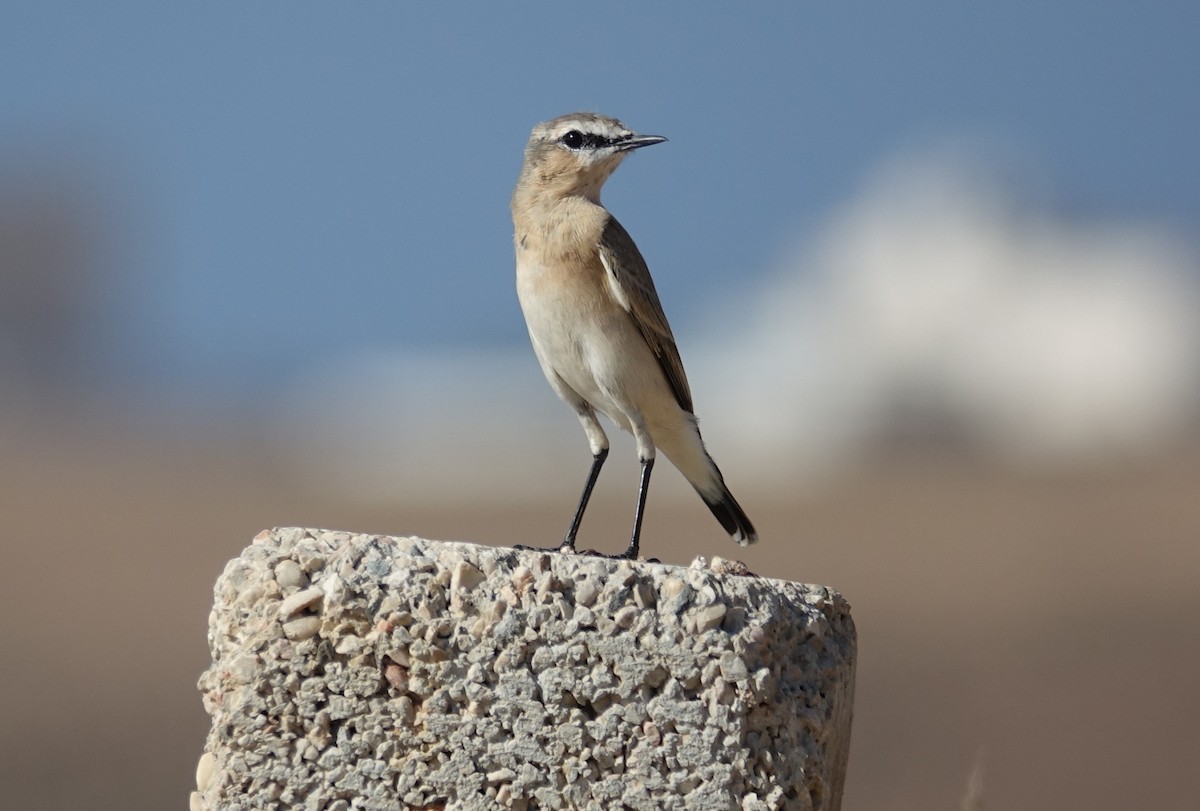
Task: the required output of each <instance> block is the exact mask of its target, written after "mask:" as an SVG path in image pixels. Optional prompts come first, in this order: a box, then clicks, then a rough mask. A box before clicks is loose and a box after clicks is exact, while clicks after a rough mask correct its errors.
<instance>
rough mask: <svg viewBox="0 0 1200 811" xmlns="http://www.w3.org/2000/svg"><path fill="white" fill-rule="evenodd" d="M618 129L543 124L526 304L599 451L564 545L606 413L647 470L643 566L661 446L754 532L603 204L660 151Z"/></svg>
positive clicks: (595, 118)
mask: <svg viewBox="0 0 1200 811" xmlns="http://www.w3.org/2000/svg"><path fill="white" fill-rule="evenodd" d="M665 140H667V139H666V138H663V137H662V136H659V135H638V134H636V133H634V132H633V131H631V130H630V129H628V128H627V127H626V126H625V125H624V124H622V123H621V122H620V121H617V120H616V119H614V118H608V117H607V116H602V115H596V114H593V113H573V114H571V115H565V116H561V117H559V118H556V119H554V120H553V121H547V122H545V123H544V124H539V125H537V126H536V127H534V129H533V133H532V135H531V136H530V138H529V144H528V145H527V146H526V147H525V164H524V166H523V167H522V168H521V177H520V179H519V180H518V182H517V188H516V190H515V191H514V192H513V198H512V214H513V225H514V226H515V233H514V236H513V241H514V243H515V246H516V254H517V296H518V298H520V301H521V310H522V311H523V312H524V314H525V322H526V325H527V326H528V327H529V338H530V340H531V341H532V342H533V351H534V353H536V355H537V359H538V362H539V363H540V364H541V366H542V371H543V372H544V373H545V375H546V379H547V380H549V381H550V386H551V387H552V388H553V389H554V391H555V392H557V393H558V396H559V397H561V398H562V399H563V400H564V401H565V402H566V403H567V404H568V405H570V406H571V407H572V408H573V409H575V413H576V414H577V415H578V416H579V421H580V422H581V423H582V424H583V430H584V433H585V434H587V439H588V444H589V445H590V446H591V449H592V457H593V462H592V467H591V471H590V473H589V474H588V478H587V483H586V484H585V485H584V488H583V495H582V497H581V498H580V499H579V507H578V508H577V509H576V511H575V517H574V519H573V520H572V521H571V527H570V529H569V530H568V531H567V536H566V538H565V539H564V540H563V543H562V545H561V547H560V549H561V550H563V551H573V550H574V548H575V537H576V535H577V534H578V532H579V524H580V522H581V521H582V520H583V513H584V510H586V509H587V504H588V499H589V498H590V497H591V494H592V488H593V487H594V486H595V484H596V478H597V477H598V476H599V475H600V468H601V466H602V465H603V464H604V460H605V458H607V456H608V437H607V436H606V435H605V433H604V429H603V428H602V427H601V425H600V421H599V420H598V419H597V417H596V414H597V412H599V413H600V414H603V415H604V416H606V417H608V418H609V419H610V420H612V421H613V422H614V423H616V424H617V425H618V426H620V427H621V428H623V429H624V430H626V431H628V432H630V433H631V434H633V438H634V441H635V442H636V444H637V452H638V457H639V459H640V461H641V464H642V475H641V483H640V486H639V488H638V499H637V509H636V511H635V512H634V519H633V535H632V537H631V539H630V541H629V548H628V549H626V550H625V553H624V554H623V555H622V556H621V557H628V558H636V557H637V555H638V545H639V536H640V535H641V528H642V515H643V513H644V511H645V507H646V490H647V487H648V486H649V484H650V471H651V470H652V469H653V467H654V455H655V449H656V448H661V449H662V451H663V453H665V454H666V455H667V458H668V459H670V460H671V461H672V462H673V463H674V464H675V467H677V468H679V470H680V472H681V473H683V475H684V477H685V478H686V479H687V480H688V481H689V482H690V483H691V485H692V486H693V487H695V488H696V492H698V493H699V494H700V497H701V498H702V499H704V503H705V504H707V505H708V508H709V509H710V510H712V512H713V515H715V516H716V517H717V520H718V521H720V522H721V525H722V526H723V527H725V530H726V531H727V532H728V533H729V534H730V535H731V536H732V537H733V539H734V540H735V541H737V542H738V543H739V544H742V545H746V544H751V543H754V541H755V540H757V535H756V533H755V531H754V525H753V524H751V523H750V519H749V518H747V517H746V513H745V512H743V511H742V508H741V507H740V506H739V505H738V503H737V501H736V500H735V499H734V497H733V495H732V494H731V493H730V492H729V488H728V487H726V486H725V480H724V478H722V476H721V471H720V470H718V469H717V466H716V464H715V463H714V462H713V460H712V457H710V456H709V455H708V452H707V451H706V450H705V449H704V442H703V440H701V438H700V430H699V428H698V427H697V425H696V416H695V414H694V413H693V408H692V393H691V391H690V390H689V388H688V382H687V376H686V375H685V374H684V372H683V363H682V362H681V361H680V359H679V350H678V349H676V347H675V338H674V336H673V335H672V334H671V327H670V325H669V324H667V318H666V316H665V315H664V314H663V310H662V305H661V304H660V303H659V301H658V293H657V292H655V289H654V281H653V280H652V279H651V278H650V271H649V269H648V268H647V267H646V261H645V260H644V259H642V255H641V253H640V252H639V251H638V249H637V245H635V244H634V242H633V239H632V238H631V237H630V236H629V233H628V232H627V231H626V230H625V229H624V228H623V227H621V224H620V223H619V222H617V220H616V218H615V217H613V215H612V214H610V213H608V211H607V210H606V209H605V208H604V206H602V205H601V204H600V188H601V187H602V186H603V185H604V181H605V180H607V179H608V176H609V175H611V174H612V173H613V170H614V169H616V168H617V166H618V165H619V164H620V163H621V161H622V160H624V158H625V156H626V155H628V154H629V153H630V152H631V151H633V150H634V149H640V148H641V147H644V146H650V145H652V144H658V143H662V142H663V141H665Z"/></svg>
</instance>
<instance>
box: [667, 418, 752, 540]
mask: <svg viewBox="0 0 1200 811" xmlns="http://www.w3.org/2000/svg"><path fill="white" fill-rule="evenodd" d="M687 416H688V420H687V421H686V423H685V424H684V427H685V430H676V431H663V430H660V431H659V432H658V434H657V435H656V437H655V439H656V441H657V442H658V443H659V447H660V448H662V450H663V452H664V453H666V455H667V457H668V458H669V459H670V460H671V461H672V462H674V463H675V467H677V468H679V472H680V473H682V474H683V477H684V478H685V479H687V480H688V482H689V483H690V484H691V485H692V487H694V488H696V492H697V493H699V494H700V498H702V499H704V503H705V504H707V505H708V508H709V509H710V510H712V514H713V515H715V516H716V517H717V520H718V521H720V522H721V526H723V527H725V531H726V532H728V533H729V535H730V537H732V538H733V540H734V541H735V542H737V543H738V545H740V546H749V545H750V544H752V543H754V542H755V541H757V540H758V532H756V531H755V529H754V524H751V523H750V519H749V518H747V517H746V512H745V510H743V509H742V505H740V504H738V503H737V499H736V498H734V497H733V493H730V492H729V488H728V487H726V486H725V477H724V476H722V475H721V471H720V469H719V468H718V467H717V463H716V462H714V461H713V459H712V457H711V456H709V455H708V451H707V450H705V448H704V440H703V439H701V437H700V430H699V428H698V427H697V426H696V418H695V417H694V416H692V415H691V414H688V415H687Z"/></svg>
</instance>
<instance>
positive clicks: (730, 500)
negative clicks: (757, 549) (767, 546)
mask: <svg viewBox="0 0 1200 811" xmlns="http://www.w3.org/2000/svg"><path fill="white" fill-rule="evenodd" d="M714 467H715V465H714ZM717 478H718V480H719V481H720V483H721V491H720V492H719V493H718V494H717V495H716V498H714V497H713V496H711V495H708V494H706V493H705V492H704V491H703V490H701V489H700V488H699V487H697V488H696V492H697V493H699V494H700V498H702V499H704V503H705V504H707V505H708V508H709V509H710V510H712V514H713V515H715V516H716V517H717V520H718V521H720V522H721V526H723V527H725V531H726V532H728V533H729V536H730V537H731V538H733V540H734V541H735V542H736V543H737V544H738V546H749V545H750V544H752V543H754V542H755V541H757V540H758V532H757V531H755V529H754V524H751V523H750V519H749V518H748V517H747V516H746V511H745V510H743V509H742V505H740V504H738V503H737V499H736V498H734V497H733V493H731V492H729V488H728V487H726V486H725V480H724V479H723V478H721V472H720V471H719V470H718V471H717Z"/></svg>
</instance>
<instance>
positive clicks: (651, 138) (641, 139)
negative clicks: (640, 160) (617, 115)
mask: <svg viewBox="0 0 1200 811" xmlns="http://www.w3.org/2000/svg"><path fill="white" fill-rule="evenodd" d="M665 140H667V139H666V138H664V137H662V136H661V135H630V136H629V137H627V138H622V139H621V140H620V141H619V142H618V143H617V150H618V151H620V152H629V151H631V150H634V149H641V148H642V147H644V146H654V145H655V144H661V143H662V142H663V141H665Z"/></svg>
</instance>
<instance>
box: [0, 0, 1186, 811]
mask: <svg viewBox="0 0 1200 811" xmlns="http://www.w3.org/2000/svg"><path fill="white" fill-rule="evenodd" d="M1198 35H1200V8H1198V7H1197V6H1195V5H1194V4H1188V3H1167V2H1164V3H1154V4H1143V5H1140V6H1131V5H1129V4H1125V3H1118V2H1115V1H1114V2H1109V1H1108V0H1101V2H1087V3H1084V2H1059V3H1055V4H1045V3H1034V2H1025V1H1024V0H1017V1H1016V2H1009V3H1004V4H1000V5H995V6H989V7H986V8H985V7H983V6H980V5H978V4H956V3H944V2H933V1H932V0H916V1H915V2H910V3H905V4H885V3H861V4H851V5H849V6H846V5H843V4H817V3H773V4H770V3H769V4H760V5H756V6H755V7H754V9H753V11H745V10H741V9H739V8H736V7H732V6H722V7H713V8H699V7H693V8H690V9H689V10H688V11H687V12H686V13H684V12H681V11H680V10H678V9H675V8H669V7H667V6H661V7H660V6H656V5H653V4H650V5H646V4H631V3H624V2H610V3H605V4H601V5H599V6H597V5H595V4H592V5H591V6H588V7H587V8H586V9H585V8H569V7H564V6H562V5H555V6H515V7H510V6H501V5H491V4H483V3H474V4H467V5H458V6H455V7H453V8H449V7H446V8H443V7H437V6H428V7H424V6H417V5H409V4H383V3H362V4H355V5H353V6H351V7H347V8H342V7H339V8H336V9H335V8H333V7H331V6H328V5H326V4H316V3H309V2H300V3H286V4H284V3H278V2H268V3H254V4H231V3H206V4H203V5H200V4H197V5H193V6H191V7H184V6H180V5H178V4H162V3H154V2H137V1H136V0H119V1H118V2H112V3H105V4H95V5H91V6H88V5H81V4H70V3H61V2H55V1H54V0H37V1H36V2H35V1H34V0H9V2H6V3H5V4H4V5H3V7H0V460H2V461H0V503H2V504H3V515H4V518H5V522H4V530H3V536H2V545H0V549H2V550H3V554H4V557H5V559H6V566H5V574H6V577H5V585H4V588H2V589H0V643H2V645H3V650H4V651H5V653H4V658H3V676H2V677H0V683H2V684H3V687H4V689H3V690H2V691H0V717H2V718H3V720H4V723H3V725H2V728H0V785H2V791H3V794H4V797H5V805H6V806H8V807H11V808H22V809H57V808H70V807H81V808H102V809H161V808H172V807H176V808H178V807H183V806H184V804H185V803H186V802H187V794H188V792H189V791H190V790H191V788H192V784H193V770H194V764H195V762H196V759H197V758H198V756H199V754H200V752H201V748H202V746H203V743H204V737H205V734H206V732H207V729H208V719H207V717H206V716H205V714H204V712H203V710H202V707H201V704H200V698H199V694H198V693H197V691H196V690H195V686H194V685H195V681H196V679H197V677H198V676H199V674H200V672H201V671H202V670H203V669H204V668H205V667H206V666H207V663H208V652H207V645H206V640H205V632H206V621H207V613H208V608H209V605H210V601H211V588H212V584H213V581H214V580H215V578H216V576H217V575H218V573H219V572H220V571H221V569H222V567H223V566H224V564H225V562H226V561H227V560H228V559H229V558H231V557H234V556H236V555H237V554H238V553H239V552H240V551H241V549H242V548H243V547H244V546H245V545H246V544H248V543H249V542H250V539H251V538H252V537H253V536H254V535H255V534H256V533H257V532H258V531H259V530H261V529H263V528H266V527H271V526H275V525H301V526H319V527H326V528H336V529H341V530H353V531H363V532H375V533H387V534H397V535H409V534H415V535H422V536H425V537H430V538H441V539H462V540H471V541H477V542H480V543H487V544H495V545H507V544H513V543H517V542H525V543H537V544H548V543H552V542H555V541H556V540H557V539H558V538H560V537H561V534H562V532H563V531H564V530H565V527H566V525H567V523H568V520H569V518H570V514H571V511H572V509H573V508H574V505H575V499H576V498H577V495H578V490H579V488H580V487H581V485H582V482H583V479H584V476H585V474H586V472H587V468H588V465H589V463H590V457H589V454H588V451H587V447H586V443H585V441H584V437H583V435H582V432H581V431H580V430H579V427H578V424H577V423H576V421H575V419H574V417H573V415H572V414H571V413H570V411H569V410H568V409H566V408H565V407H563V406H562V405H561V404H560V403H558V402H557V400H556V399H555V397H554V395H553V394H552V393H551V391H550V389H549V388H548V386H547V385H546V384H545V381H544V380H543V379H542V377H541V374H540V372H539V370H538V369H537V366H536V363H535V361H534V359H533V355H532V353H531V352H530V350H529V347H528V341H527V338H526V336H525V332H524V325H523V322H522V319H521V315H520V311H519V308H518V306H517V301H516V296H515V293H514V288H513V260H512V250H511V225H510V221H509V215H508V208H507V206H508V197H509V194H510V191H511V188H512V184H513V183H514V181H515V179H516V175H517V172H518V169H519V166H520V162H521V150H522V147H523V145H524V142H525V140H526V137H527V135H528V132H529V130H530V128H531V127H532V126H533V125H534V124H535V123H536V122H538V121H541V120H545V119H547V118H550V117H553V116H555V115H558V114H561V113H565V112H570V111H574V110H577V109H593V110H599V111H602V112H605V113H609V114H612V115H616V116H618V117H620V118H622V119H623V120H624V121H625V122H626V123H627V124H628V125H630V126H631V127H633V128H635V129H638V130H639V131H643V132H651V133H659V134H663V135H666V136H668V137H669V138H670V142H669V143H667V144H664V145H663V146H660V147H657V148H655V149H653V150H647V151H645V152H639V153H638V154H637V155H635V156H634V157H633V158H632V159H631V160H629V161H627V162H626V165H625V166H624V167H623V168H622V169H621V170H620V171H619V172H618V173H617V175H616V176H615V177H614V178H613V180H612V181H611V182H610V184H609V186H608V187H607V188H606V189H605V202H606V204H607V205H608V206H609V207H610V208H611V209H613V210H614V211H615V212H616V213H617V215H618V216H619V217H620V218H621V220H622V222H623V223H624V224H625V225H626V227H627V228H628V229H629V230H630V231H631V232H632V233H633V235H634V236H635V238H636V239H637V241H638V244H639V245H640V247H641V249H642V251H643V253H644V254H645V256H646V258H647V260H648V262H649V264H650V267H651V268H652V269H653V271H654V273H655V279H656V282H657V285H658V290H659V293H660V296H661V298H662V299H663V302H664V305H665V308H666V310H667V312H668V314H669V315H670V316H671V319H672V322H673V324H674V327H675V332H676V335H677V337H678V339H679V343H680V346H681V351H682V354H683V358H684V361H685V363H686V364H687V366H688V370H689V375H690V377H691V379H692V388H693V390H694V394H695V399H696V403H697V410H698V414H699V416H700V418H701V420H702V424H703V427H704V430H705V437H706V439H707V441H708V444H709V448H710V450H711V451H712V453H713V455H714V457H715V458H717V459H718V460H719V461H720V463H721V466H722V468H723V470H724V472H725V476H726V479H727V480H728V482H729V483H730V485H731V487H732V488H733V490H734V492H735V493H736V494H737V495H738V498H739V500H740V501H741V502H742V504H743V506H744V507H745V508H746V510H747V511H748V512H749V514H750V515H751V516H752V517H753V519H754V520H755V521H756V523H757V524H758V526H759V529H760V531H761V535H762V542H761V543H760V544H759V545H758V546H755V547H753V548H750V549H747V550H739V549H737V548H736V547H733V546H732V545H731V544H730V543H729V541H728V538H727V537H726V536H724V534H723V533H722V531H721V529H720V527H719V525H717V523H716V522H715V521H713V520H712V518H711V516H710V515H709V514H708V511H707V510H706V509H705V508H704V506H703V505H702V504H701V502H700V501H699V499H697V498H696V496H695V495H694V494H693V493H692V492H690V491H689V489H688V487H687V485H686V484H685V483H684V482H683V481H682V479H681V477H680V476H679V475H678V474H677V473H676V472H675V471H674V470H673V469H670V468H669V467H668V466H661V467H660V468H659V469H658V470H659V472H658V473H657V474H656V476H655V480H654V487H653V491H652V494H651V497H650V502H649V511H648V517H647V520H646V526H645V530H644V535H643V540H644V548H645V550H646V552H647V554H650V555H654V556H657V557H660V558H662V559H663V560H664V561H666V562H670V563H679V564H687V563H688V562H690V561H691V559H692V558H693V557H694V556H695V555H699V554H703V555H707V556H713V555H722V556H727V557H733V556H736V557H740V558H741V559H743V560H745V562H746V563H747V564H748V565H749V566H750V567H751V569H753V570H755V571H759V572H769V573H770V574H771V575H773V576H778V577H783V578H787V579H791V580H800V581H806V582H818V583H823V584H826V585H829V586H832V587H835V588H837V589H839V590H841V591H842V592H843V593H844V594H845V595H846V596H847V598H848V599H849V600H850V602H851V604H852V605H853V607H854V614H855V618H856V621H857V624H858V629H859V634H860V663H859V670H858V700H857V703H856V708H855V709H856V717H855V730H854V739H853V747H852V751H851V762H850V773H849V780H848V786H847V794H846V803H845V807H846V808H848V809H875V808H887V809H955V808H961V807H964V801H965V798H967V797H968V794H969V792H968V784H969V783H971V782H972V780H973V779H974V785H975V788H974V789H972V790H971V791H972V792H974V794H972V796H974V797H977V796H978V788H979V786H980V785H982V797H983V801H984V804H985V806H986V807H987V808H989V809H1018V808H1020V809H1025V811H1031V810H1032V809H1061V808H1085V807H1086V808H1090V809H1093V811H1104V810H1106V809H1127V808H1184V807H1191V805H1192V804H1193V803H1194V801H1195V800H1194V798H1195V797H1196V796H1197V794H1198V793H1200V777H1197V772H1196V770H1195V768H1194V766H1195V763H1196V762H1197V761H1198V760H1200V735H1197V734H1196V727H1195V725H1196V722H1197V721H1198V720H1200V698H1198V697H1197V696H1198V695H1200V694H1198V693H1197V691H1196V689H1195V685H1196V684H1197V683H1200V622H1198V620H1200V544H1198V543H1197V541H1198V540H1200V318H1198V316H1200V259H1198V256H1200V244H1198V242H1197V237H1196V234H1197V233H1200V159H1198V158H1197V150H1196V144H1197V142H1198V137H1200V104H1198V102H1197V95H1196V83H1197V80H1198V79H1200V50H1197V48H1196V42H1197V36H1198ZM613 433H614V434H615V432H613ZM614 440H615V442H614V452H613V455H612V457H611V459H610V461H609V464H608V466H607V468H606V470H605V474H604V476H603V477H602V478H601V480H600V484H599V487H598V490H597V494H596V496H595V499H594V501H593V507H592V509H591V512H590V514H589V515H588V519H587V521H586V522H585V523H584V527H583V533H582V536H581V544H585V545H588V546H595V547H599V548H602V549H607V550H609V551H617V550H619V549H621V548H622V547H623V545H624V543H625V541H626V538H627V532H628V527H629V523H630V520H631V516H632V508H633V500H634V493H635V487H636V479H637V473H636V471H637V464H636V461H635V459H634V454H633V449H632V445H631V443H630V442H628V441H626V440H625V439H624V437H619V438H618V437H615V436H614ZM972 775H974V776H975V777H974V778H972Z"/></svg>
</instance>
